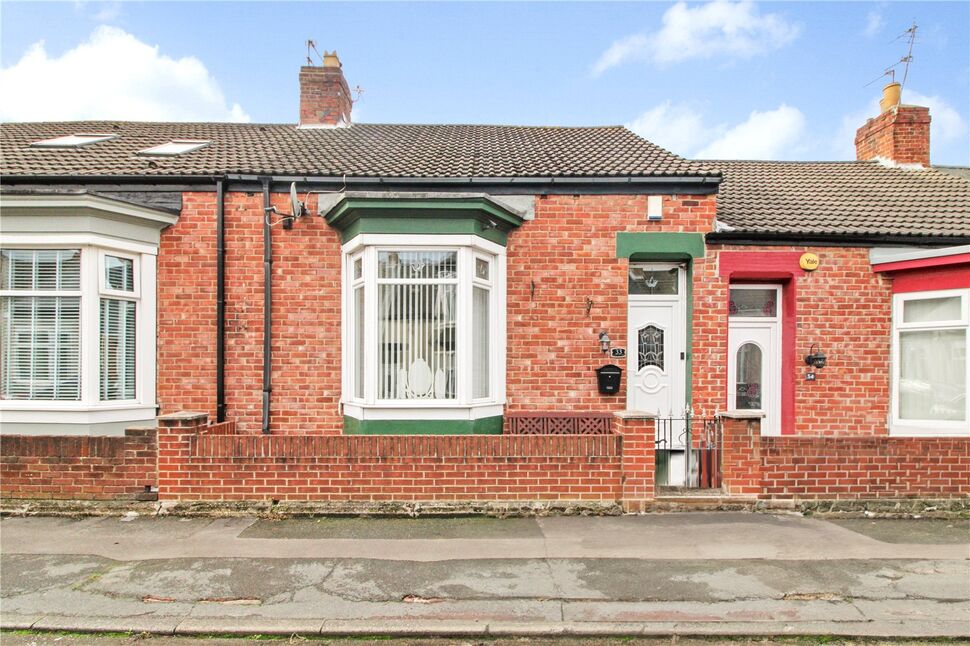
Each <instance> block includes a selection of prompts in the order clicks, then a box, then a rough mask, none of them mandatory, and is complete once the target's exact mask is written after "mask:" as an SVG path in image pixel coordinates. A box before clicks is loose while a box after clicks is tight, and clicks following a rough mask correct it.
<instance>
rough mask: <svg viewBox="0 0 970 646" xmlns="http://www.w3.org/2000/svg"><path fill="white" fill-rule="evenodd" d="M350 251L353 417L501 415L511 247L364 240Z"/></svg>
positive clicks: (465, 241)
mask: <svg viewBox="0 0 970 646" xmlns="http://www.w3.org/2000/svg"><path fill="white" fill-rule="evenodd" d="M448 242H453V243H455V244H447V243H448ZM344 253H345V276H346V277H347V281H346V283H345V294H346V296H345V302H346V303H348V307H345V308H344V311H345V325H344V330H345V334H344V343H345V353H344V357H345V361H344V363H345V371H344V374H345V381H344V391H345V397H344V407H345V414H347V415H350V416H352V417H357V418H358V419H379V418H380V419H392V418H393V419H421V418H422V416H428V415H429V414H430V415H431V416H432V417H433V418H434V419H474V418H476V417H478V416H486V415H501V403H502V397H503V396H504V384H501V383H500V382H501V378H500V377H501V375H499V374H498V371H497V370H495V366H497V365H500V358H499V355H500V353H502V352H504V317H500V316H498V315H497V314H496V312H497V311H498V310H499V309H500V307H499V304H498V303H499V298H500V296H501V287H504V281H502V280H500V278H503V277H502V276H501V272H502V271H503V270H504V247H501V246H500V245H495V244H492V243H489V242H488V241H487V240H483V239H480V238H477V237H472V236H435V235H429V236H385V235H364V236H358V237H356V238H355V239H354V240H353V241H352V242H350V243H348V244H347V245H345V246H344ZM500 337H501V342H497V340H498V339H499V338H500Z"/></svg>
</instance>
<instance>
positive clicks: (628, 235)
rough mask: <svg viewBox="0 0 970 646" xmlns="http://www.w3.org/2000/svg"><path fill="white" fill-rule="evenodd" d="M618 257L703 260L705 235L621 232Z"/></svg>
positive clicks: (618, 236)
mask: <svg viewBox="0 0 970 646" xmlns="http://www.w3.org/2000/svg"><path fill="white" fill-rule="evenodd" d="M616 257H617V258H629V259H630V260H632V261H649V260H692V259H695V258H703V257H704V235H703V234H701V233H661V232H657V233H633V232H628V231H621V232H620V233H617V234H616Z"/></svg>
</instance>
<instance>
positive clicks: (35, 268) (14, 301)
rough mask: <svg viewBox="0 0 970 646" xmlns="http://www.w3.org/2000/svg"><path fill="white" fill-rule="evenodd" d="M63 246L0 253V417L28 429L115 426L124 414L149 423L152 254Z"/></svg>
mask: <svg viewBox="0 0 970 646" xmlns="http://www.w3.org/2000/svg"><path fill="white" fill-rule="evenodd" d="M64 241H65V242H66V243H67V244H56V245H54V244H51V245H39V244H6V243H5V244H4V246H3V248H2V249H0V260H2V263H0V413H2V414H3V416H4V419H5V420H7V421H15V422H29V423H44V422H50V423H61V422H63V423H99V422H114V421H123V420H124V419H126V416H128V415H129V414H127V413H125V412H124V411H125V410H126V409H127V410H128V411H132V410H133V409H138V411H137V412H138V413H139V414H136V415H135V417H143V416H144V415H140V414H141V413H147V414H148V416H149V417H153V416H154V406H155V402H154V398H155V375H154V347H155V340H154V316H155V294H154V281H155V256H154V254H153V253H147V251H148V250H147V249H145V250H143V249H141V248H140V247H142V246H143V245H136V244H127V245H126V244H123V243H115V242H111V241H107V240H106V242H107V244H108V245H116V246H114V247H109V246H95V245H93V244H90V242H91V241H90V240H84V244H78V243H77V242H80V241H74V242H75V244H70V243H71V242H72V241H71V240H70V239H69V238H64ZM143 251H144V252H143ZM141 409H145V410H141ZM99 411H100V412H99Z"/></svg>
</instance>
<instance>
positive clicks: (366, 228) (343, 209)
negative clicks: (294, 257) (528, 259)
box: [320, 191, 525, 246]
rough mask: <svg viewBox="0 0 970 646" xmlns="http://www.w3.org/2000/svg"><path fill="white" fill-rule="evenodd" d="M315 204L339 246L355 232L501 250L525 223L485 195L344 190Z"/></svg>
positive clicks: (521, 216)
mask: <svg viewBox="0 0 970 646" xmlns="http://www.w3.org/2000/svg"><path fill="white" fill-rule="evenodd" d="M327 198H331V199H327ZM320 200H321V201H320V215H322V216H323V217H324V219H326V221H327V224H329V225H330V226H332V227H333V228H335V229H337V230H338V231H340V237H341V240H342V241H343V242H347V241H348V240H351V239H353V238H354V237H355V236H356V235H357V234H359V233H391V234H452V235H454V234H463V235H476V236H479V237H481V238H484V239H486V240H490V241H492V242H495V243H497V244H500V245H503V246H505V244H506V242H507V240H508V234H509V231H511V230H512V229H514V228H516V227H518V226H520V225H521V224H522V222H523V221H524V219H525V213H523V212H521V211H519V210H517V209H515V208H514V207H512V206H510V205H508V204H505V203H503V202H501V201H500V199H495V198H492V197H491V196H489V195H487V194H485V193H410V192H408V193H401V192H386V193H385V192H377V191H348V192H345V193H339V194H337V193H335V194H332V195H329V196H328V195H326V194H324V195H321V198H320Z"/></svg>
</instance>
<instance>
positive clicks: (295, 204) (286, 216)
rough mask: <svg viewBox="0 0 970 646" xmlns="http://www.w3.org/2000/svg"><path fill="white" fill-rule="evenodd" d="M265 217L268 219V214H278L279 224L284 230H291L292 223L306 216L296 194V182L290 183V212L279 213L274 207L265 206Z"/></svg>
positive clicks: (304, 206) (304, 207) (302, 204)
mask: <svg viewBox="0 0 970 646" xmlns="http://www.w3.org/2000/svg"><path fill="white" fill-rule="evenodd" d="M263 210H264V211H266V217H269V214H270V213H278V214H279V215H280V216H282V217H280V219H279V222H281V223H282V224H283V228H284V229H292V228H293V223H294V222H296V221H297V220H298V219H300V218H302V217H303V216H304V215H306V213H307V211H306V204H304V203H303V202H301V201H300V196H299V195H297V193H296V182H292V183H290V212H289V213H280V211H279V209H277V208H276V207H275V206H267V207H266V208H265V209H263Z"/></svg>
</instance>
